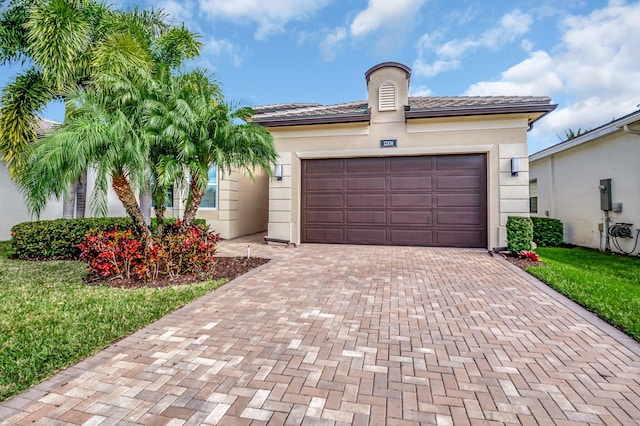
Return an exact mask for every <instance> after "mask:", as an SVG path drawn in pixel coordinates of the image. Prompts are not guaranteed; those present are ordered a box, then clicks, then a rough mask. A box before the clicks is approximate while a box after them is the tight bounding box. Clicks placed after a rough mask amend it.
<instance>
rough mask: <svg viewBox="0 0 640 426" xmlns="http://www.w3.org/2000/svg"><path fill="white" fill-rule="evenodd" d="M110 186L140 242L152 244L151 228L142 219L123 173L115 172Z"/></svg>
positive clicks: (147, 244) (147, 245)
mask: <svg viewBox="0 0 640 426" xmlns="http://www.w3.org/2000/svg"><path fill="white" fill-rule="evenodd" d="M111 186H112V187H113V190H114V192H115V193H116V195H117V196H118V198H119V199H120V201H121V202H122V205H123V206H124V209H125V211H126V212H127V214H128V215H129V217H130V218H131V219H132V220H133V226H134V228H135V231H136V233H137V234H138V236H139V237H140V239H141V241H142V243H143V244H144V246H145V247H151V246H152V245H153V240H152V238H151V229H150V228H149V226H148V225H147V224H146V223H145V221H144V217H143V216H142V211H141V210H140V207H139V206H138V201H137V200H136V196H135V194H134V193H133V191H132V189H131V185H130V184H129V181H128V180H127V178H126V177H125V176H124V175H123V174H116V175H113V176H112V177H111Z"/></svg>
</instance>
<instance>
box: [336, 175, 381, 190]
mask: <svg viewBox="0 0 640 426" xmlns="http://www.w3.org/2000/svg"><path fill="white" fill-rule="evenodd" d="M345 180H346V182H347V190H363V191H384V190H385V188H386V186H387V179H386V178H385V177H384V176H383V177H357V178H356V177H354V178H347V179H345Z"/></svg>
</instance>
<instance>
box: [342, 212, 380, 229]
mask: <svg viewBox="0 0 640 426" xmlns="http://www.w3.org/2000/svg"><path fill="white" fill-rule="evenodd" d="M347 223H348V224H367V223H368V224H376V225H385V224H386V223H387V212H386V211H371V210H368V211H365V210H362V211H359V210H356V211H348V212H347Z"/></svg>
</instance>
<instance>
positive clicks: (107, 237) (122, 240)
mask: <svg viewBox="0 0 640 426" xmlns="http://www.w3.org/2000/svg"><path fill="white" fill-rule="evenodd" d="M178 228H179V223H177V224H176V225H173V226H172V227H170V228H169V229H170V232H168V233H167V234H165V236H163V237H162V238H154V241H153V242H154V244H153V246H152V247H147V248H144V247H143V245H142V244H141V243H140V242H139V241H138V240H137V239H135V238H134V236H133V233H132V232H131V231H130V230H126V231H107V232H99V231H93V232H90V233H89V234H88V235H87V238H86V240H85V241H84V242H83V243H81V244H79V248H80V250H81V255H80V258H81V259H82V260H84V261H86V262H87V264H88V265H87V270H88V271H89V273H90V275H93V276H98V277H101V278H134V279H139V280H142V279H150V280H153V279H155V278H157V277H158V276H160V275H164V276H169V277H176V276H178V275H179V274H183V273H192V274H197V273H204V272H207V271H209V270H210V269H211V267H212V266H213V265H214V263H215V253H216V247H217V242H218V241H219V240H220V237H219V235H218V234H214V233H212V232H211V231H209V230H208V228H207V226H206V225H196V226H193V227H192V228H191V229H189V230H188V231H187V232H186V233H178V232H177V230H178Z"/></svg>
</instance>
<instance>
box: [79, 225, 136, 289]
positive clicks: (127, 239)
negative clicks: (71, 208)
mask: <svg viewBox="0 0 640 426" xmlns="http://www.w3.org/2000/svg"><path fill="white" fill-rule="evenodd" d="M78 248H79V249H80V259H81V260H84V261H86V262H88V264H89V265H88V267H87V270H89V271H90V272H91V273H92V274H94V275H98V276H100V277H102V278H110V277H116V278H122V277H125V278H131V277H132V276H135V277H136V278H143V277H144V276H145V275H146V272H147V268H146V267H145V265H144V264H145V262H146V256H145V251H144V250H143V247H142V244H140V241H138V240H137V239H135V238H134V236H133V233H132V232H131V230H129V229H128V230H126V231H106V232H100V231H92V232H89V233H88V234H87V238H86V239H85V241H84V242H83V243H81V244H78Z"/></svg>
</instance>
